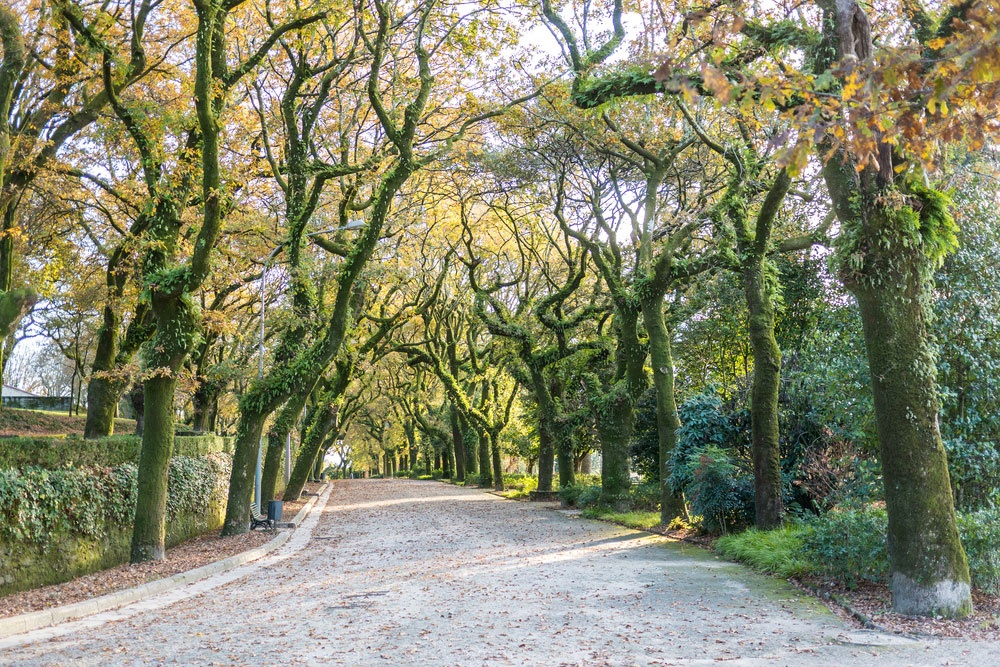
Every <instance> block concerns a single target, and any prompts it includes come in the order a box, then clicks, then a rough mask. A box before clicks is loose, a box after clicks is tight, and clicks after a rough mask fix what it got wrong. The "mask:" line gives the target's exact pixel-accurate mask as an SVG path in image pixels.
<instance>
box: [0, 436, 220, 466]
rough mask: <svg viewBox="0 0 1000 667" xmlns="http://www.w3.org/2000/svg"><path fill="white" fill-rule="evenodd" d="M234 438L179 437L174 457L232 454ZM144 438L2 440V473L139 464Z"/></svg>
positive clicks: (176, 438)
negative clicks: (18, 470) (20, 470)
mask: <svg viewBox="0 0 1000 667" xmlns="http://www.w3.org/2000/svg"><path fill="white" fill-rule="evenodd" d="M232 440H233V439H232V438H225V437H222V436H218V435H214V434H211V433H209V434H202V435H183V436H182V435H179V436H176V437H175V438H174V456H191V457H197V456H205V455H207V454H212V453H219V452H226V453H230V454H231V453H232ZM141 448H142V438H140V437H138V436H134V435H112V436H110V437H107V438H98V439H95V440H83V439H81V438H78V437H69V438H65V437H51V436H47V437H21V438H2V439H0V470H7V469H12V468H27V467H39V468H48V469H50V470H54V469H59V468H65V467H75V468H82V467H86V466H98V467H114V466H119V465H123V464H125V463H138V461H139V451H140V449H141Z"/></svg>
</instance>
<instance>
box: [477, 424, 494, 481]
mask: <svg viewBox="0 0 1000 667" xmlns="http://www.w3.org/2000/svg"><path fill="white" fill-rule="evenodd" d="M492 470H493V468H492V463H491V462H490V438H489V436H488V435H486V432H485V431H479V486H481V487H483V488H489V487H491V486H493V473H492Z"/></svg>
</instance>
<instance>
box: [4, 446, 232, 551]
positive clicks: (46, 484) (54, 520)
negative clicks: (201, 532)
mask: <svg viewBox="0 0 1000 667" xmlns="http://www.w3.org/2000/svg"><path fill="white" fill-rule="evenodd" d="M230 465H231V460H230V458H229V456H228V455H226V454H211V455H209V456H207V457H203V458H197V459H195V458H187V457H182V456H177V457H174V458H173V459H171V461H170V470H169V478H168V482H167V519H168V520H173V519H176V518H178V517H180V516H181V515H183V514H189V513H194V514H197V513H201V512H204V511H205V509H206V508H207V507H208V506H209V505H210V504H211V503H213V502H222V500H223V499H224V498H225V493H226V488H227V485H228V482H229V469H230ZM136 484H137V483H136V466H135V465H134V464H132V463H125V464H122V465H120V466H116V467H114V468H97V467H90V468H81V469H74V468H66V469H63V470H47V469H45V468H37V467H35V468H27V469H24V470H3V471H0V539H3V540H7V541H25V542H32V543H44V542H47V541H48V539H49V536H50V535H52V534H54V533H63V534H71V535H81V536H87V537H100V536H101V535H102V534H103V533H104V532H105V531H106V530H107V529H108V528H112V527H113V528H127V527H129V526H130V525H131V523H132V517H133V516H134V513H135V499H136Z"/></svg>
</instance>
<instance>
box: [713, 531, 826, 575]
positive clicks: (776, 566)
mask: <svg viewBox="0 0 1000 667" xmlns="http://www.w3.org/2000/svg"><path fill="white" fill-rule="evenodd" d="M808 530H809V528H808V527H806V526H802V525H787V526H782V527H781V528H777V529H775V530H766V531H761V530H757V529H755V528H751V529H749V530H747V531H745V532H742V533H739V534H737V535H726V536H725V537H720V538H719V539H718V541H716V543H715V549H716V550H717V551H718V552H719V554H720V555H722V556H723V557H725V558H728V559H730V560H735V561H738V562H740V563H744V564H746V565H749V566H750V567H752V568H753V569H755V570H758V571H760V572H767V573H769V574H776V575H778V576H779V577H783V578H786V579H787V578H788V577H799V576H803V575H807V574H813V573H814V572H815V568H814V566H813V564H812V562H811V561H809V560H808V559H807V558H803V556H802V553H803V547H804V545H803V537H804V536H805V534H806V533H807V532H808Z"/></svg>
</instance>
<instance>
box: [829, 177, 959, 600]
mask: <svg viewBox="0 0 1000 667" xmlns="http://www.w3.org/2000/svg"><path fill="white" fill-rule="evenodd" d="M828 170H829V169H828ZM848 206H850V204H849V205H848ZM929 208H930V207H929V206H928V203H927V202H926V201H925V202H924V203H923V204H922V210H923V211H925V212H926V211H927V210H928V209H929ZM862 211H863V213H864V215H865V218H866V219H865V221H864V223H863V224H862V228H861V230H858V231H859V232H860V233H858V231H855V232H854V233H852V232H850V231H848V232H847V233H848V235H850V236H853V238H855V239H857V240H858V242H857V243H856V244H855V250H858V251H860V253H862V255H861V256H862V257H863V260H861V263H860V264H854V266H855V267H856V270H853V271H852V270H851V268H850V266H842V267H841V274H842V276H843V277H844V283H845V286H847V288H848V289H849V290H850V291H851V293H852V294H853V295H854V296H855V298H856V299H857V301H858V306H859V307H860V311H861V321H862V324H863V328H864V335H865V348H866V351H867V355H868V365H869V371H870V375H871V382H872V395H873V397H874V403H875V425H876V431H877V433H878V440H879V452H880V458H881V461H882V473H883V483H884V486H885V501H886V512H887V514H888V516H889V535H888V545H889V570H890V589H891V590H892V605H893V609H894V610H896V611H898V612H900V613H903V614H920V615H927V616H931V615H942V616H947V617H963V616H966V615H968V614H969V613H970V612H971V610H972V602H971V596H970V579H969V567H968V563H967V560H966V556H965V551H964V550H963V548H962V544H961V541H960V539H959V534H958V529H957V526H956V521H955V510H954V504H953V497H952V492H951V480H950V478H949V475H948V463H947V458H946V455H945V451H944V446H943V444H942V442H941V433H940V430H939V427H938V410H939V405H938V394H937V384H936V369H935V362H934V352H933V347H932V344H933V343H932V337H931V334H930V330H929V326H928V324H929V320H930V310H929V304H930V300H931V288H930V271H931V269H932V267H933V260H931V259H929V258H928V257H927V256H926V254H925V252H924V249H923V248H922V247H920V246H918V247H913V243H912V242H913V234H914V231H915V230H916V229H919V227H918V226H917V225H918V224H919V223H918V222H917V220H919V218H918V215H919V214H918V213H917V211H914V210H912V209H909V210H903V211H899V210H896V211H885V210H879V207H878V205H877V204H875V205H873V204H868V205H867V206H865V207H863V208H862ZM907 221H908V222H907ZM930 233H934V232H933V231H932V232H930ZM907 245H909V246H910V247H909V248H907ZM854 258H855V260H857V259H858V255H854ZM848 261H849V260H848Z"/></svg>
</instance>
